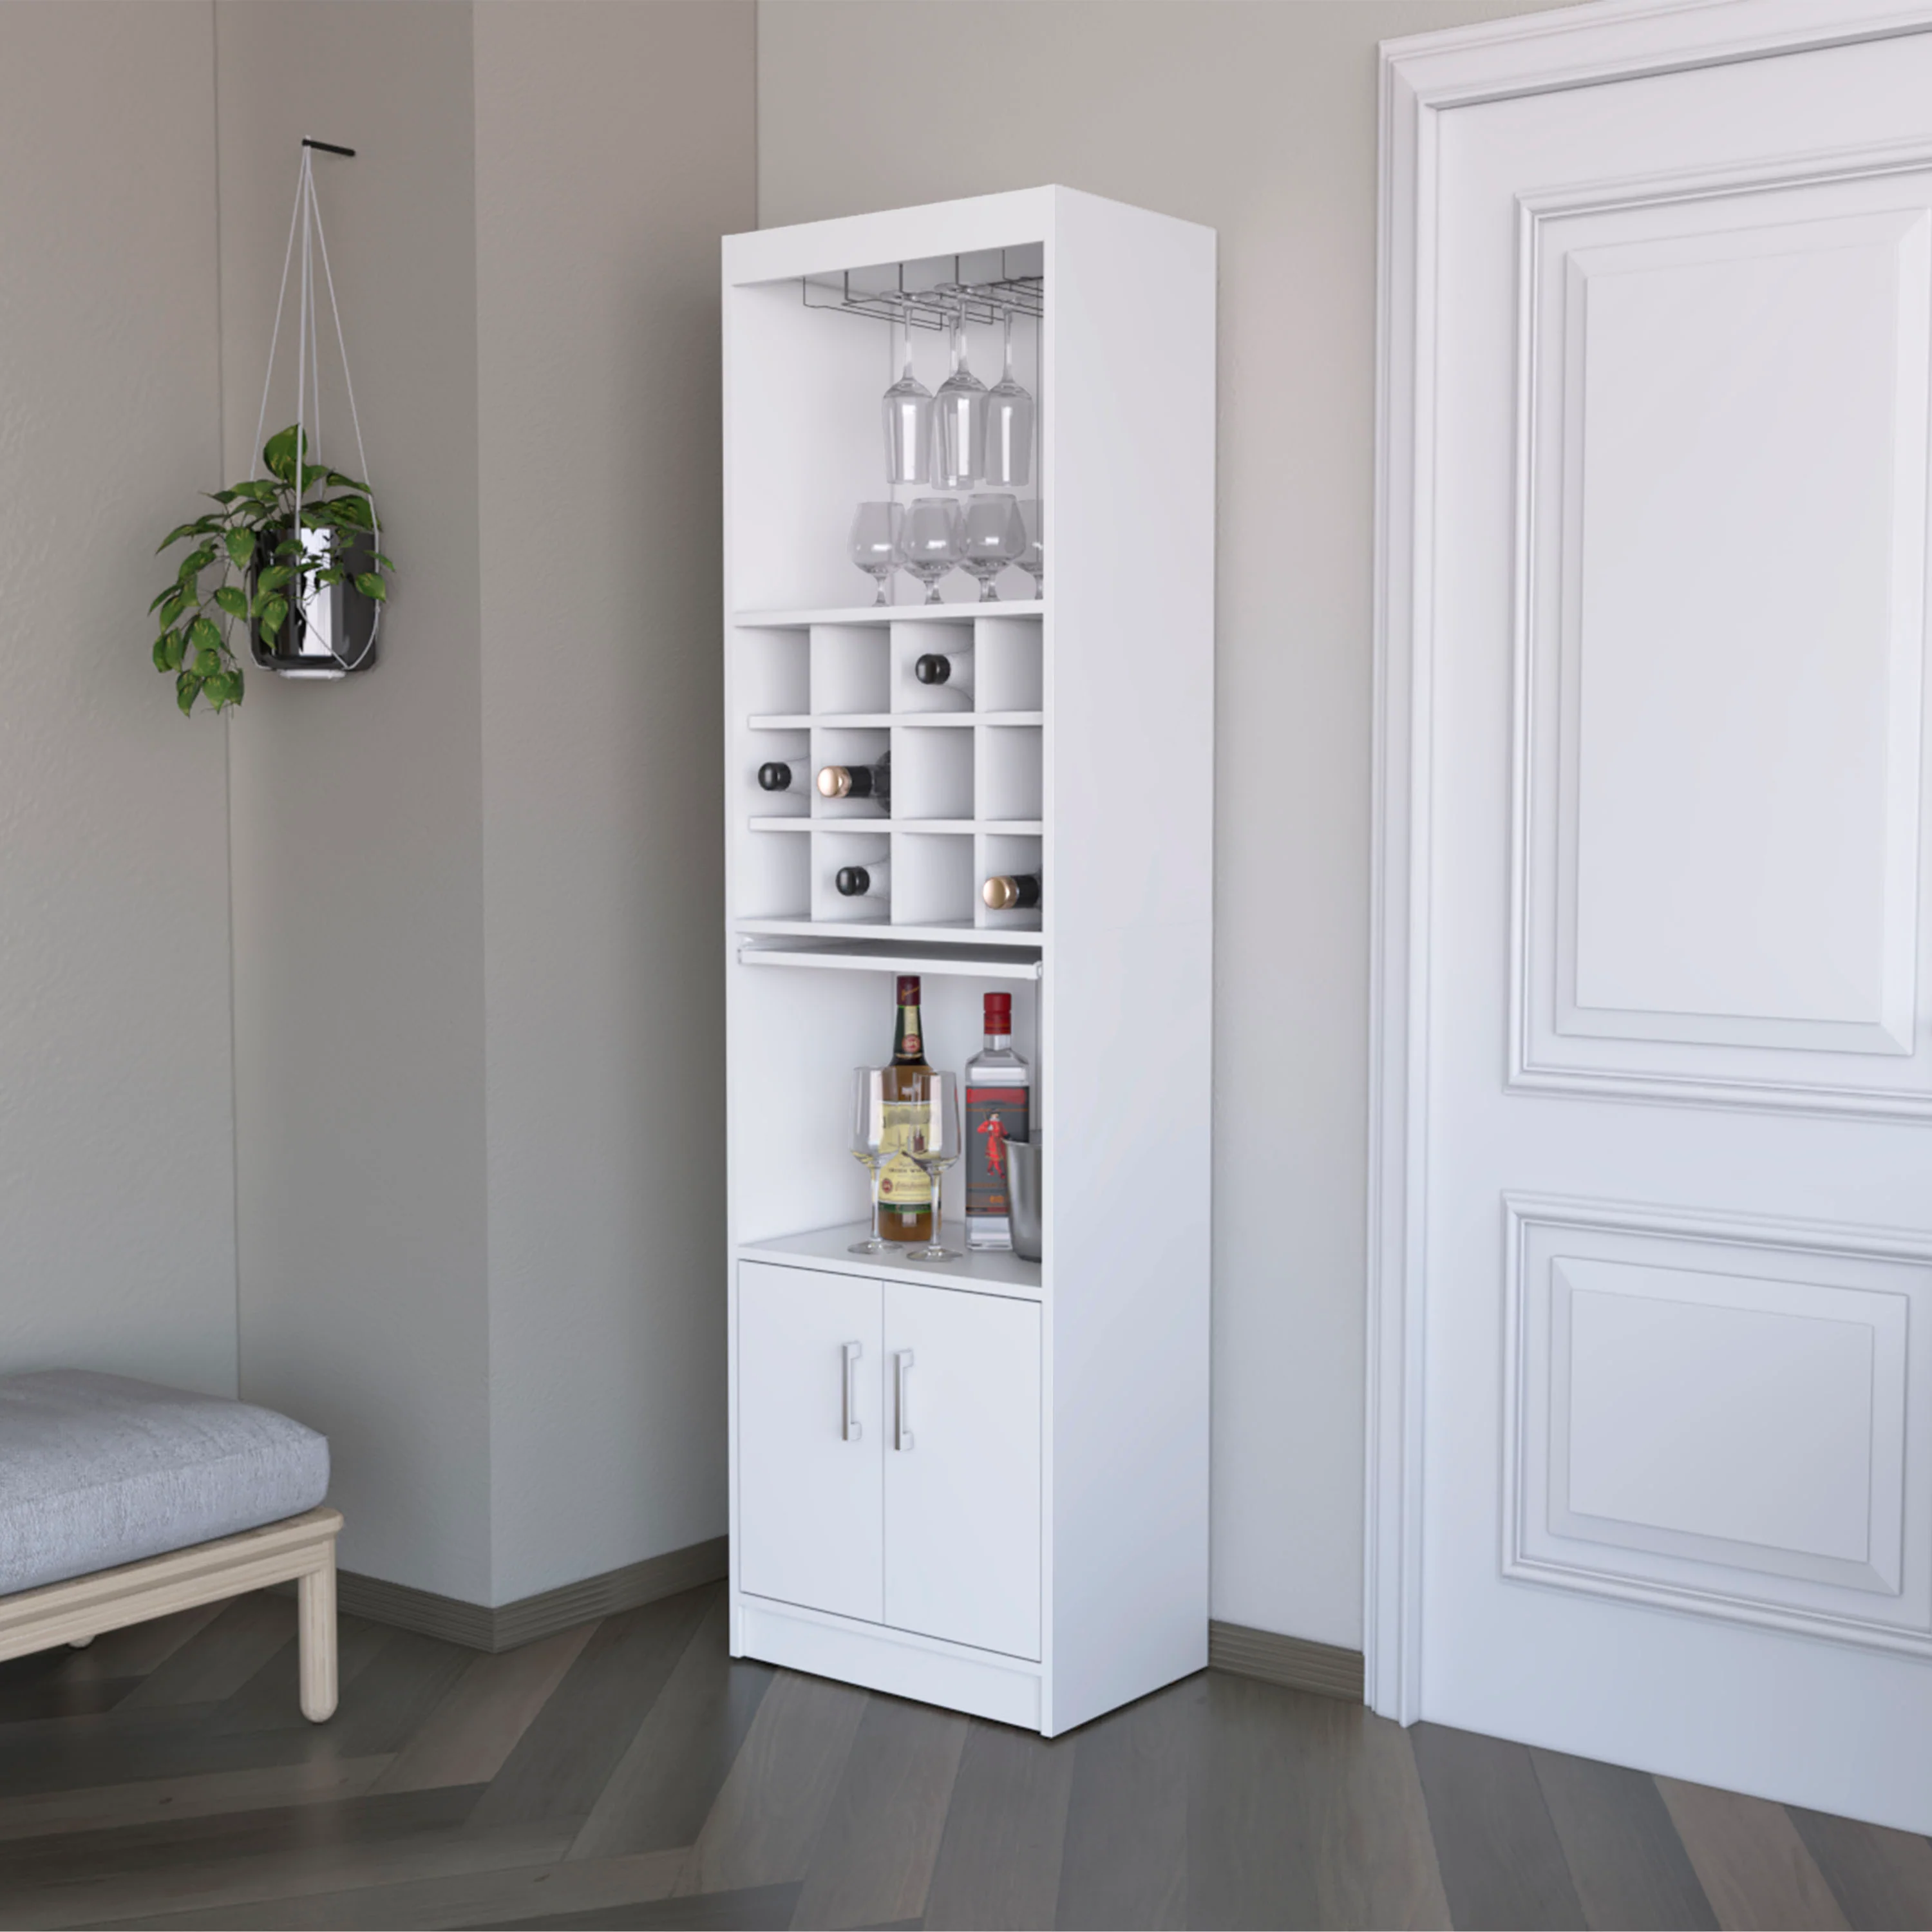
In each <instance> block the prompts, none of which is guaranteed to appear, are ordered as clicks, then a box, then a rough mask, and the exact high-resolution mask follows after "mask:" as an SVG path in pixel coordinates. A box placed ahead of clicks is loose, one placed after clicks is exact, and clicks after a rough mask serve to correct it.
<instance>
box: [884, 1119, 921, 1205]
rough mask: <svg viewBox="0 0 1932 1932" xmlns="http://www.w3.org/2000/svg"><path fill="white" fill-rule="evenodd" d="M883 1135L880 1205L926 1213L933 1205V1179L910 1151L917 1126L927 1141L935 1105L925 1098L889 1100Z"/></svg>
mask: <svg viewBox="0 0 1932 1932" xmlns="http://www.w3.org/2000/svg"><path fill="white" fill-rule="evenodd" d="M931 1125H932V1107H931V1106H930V1105H929V1103H926V1102H924V1101H913V1100H888V1101H887V1102H886V1103H885V1106H884V1109H883V1124H882V1129H881V1131H880V1135H879V1155H880V1160H879V1205H880V1207H881V1208H886V1209H888V1210H889V1211H891V1212H892V1213H895V1214H924V1213H925V1212H926V1210H927V1209H928V1208H930V1207H931V1206H932V1180H931V1178H930V1177H929V1175H927V1173H926V1170H925V1169H924V1168H922V1167H921V1166H919V1163H917V1162H916V1160H913V1157H912V1156H911V1155H910V1154H909V1153H908V1152H907V1149H908V1148H910V1146H911V1145H912V1142H913V1131H914V1130H915V1129H916V1130H918V1133H919V1138H920V1139H921V1140H923V1139H925V1137H926V1130H927V1129H928V1128H929V1127H930V1126H931Z"/></svg>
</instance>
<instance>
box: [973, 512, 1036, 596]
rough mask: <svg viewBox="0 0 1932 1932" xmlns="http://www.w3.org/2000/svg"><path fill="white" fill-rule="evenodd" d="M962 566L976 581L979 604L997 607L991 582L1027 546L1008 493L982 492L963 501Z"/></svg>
mask: <svg viewBox="0 0 1932 1932" xmlns="http://www.w3.org/2000/svg"><path fill="white" fill-rule="evenodd" d="M962 541H963V542H964V545H965V555H964V556H962V558H961V559H960V562H961V563H962V565H963V566H964V567H965V569H966V570H967V571H968V573H969V574H971V576H972V577H974V579H975V580H977V582H978V583H979V586H980V602H981V603H982V604H997V603H998V601H999V598H1000V593H999V592H998V591H997V590H995V589H994V588H993V580H994V579H995V577H998V575H999V574H1000V572H1001V571H1003V570H1004V569H1005V568H1006V567H1007V565H1008V564H1010V563H1011V562H1014V561H1015V560H1016V559H1017V558H1018V557H1019V556H1020V555H1021V553H1022V552H1023V551H1024V550H1025V548H1026V547H1027V533H1026V525H1025V523H1023V522H1022V521H1021V520H1020V505H1019V498H1018V497H1017V496H1015V495H1014V494H1013V492H1012V491H1011V490H979V491H977V492H975V493H974V495H973V496H971V497H970V498H969V499H968V501H967V505H966V517H965V529H964V531H963V534H962Z"/></svg>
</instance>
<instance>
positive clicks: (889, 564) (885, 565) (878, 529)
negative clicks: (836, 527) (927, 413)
mask: <svg viewBox="0 0 1932 1932" xmlns="http://www.w3.org/2000/svg"><path fill="white" fill-rule="evenodd" d="M904 520H905V513H904V511H902V510H901V508H899V506H898V504H896V503H861V504H860V505H859V510H858V514H856V516H855V517H853V519H852V534H851V535H850V536H849V537H848V538H847V539H846V541H845V551H846V554H847V556H850V558H851V559H852V561H853V562H854V563H856V565H858V566H859V568H860V569H861V570H862V571H864V572H865V574H866V575H867V576H868V577H871V579H872V580H873V582H874V583H876V584H877V586H878V595H877V596H876V597H874V598H873V599H872V604H873V607H874V608H875V609H876V608H877V607H878V606H879V605H880V604H889V603H890V602H891V601H892V599H891V598H889V597H888V596H887V595H886V582H887V580H888V579H889V578H890V577H891V576H892V572H893V571H895V570H896V569H898V567H899V529H900V526H901V524H902V523H904Z"/></svg>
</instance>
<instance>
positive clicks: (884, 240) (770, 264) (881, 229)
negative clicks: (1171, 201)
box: [724, 186, 1211, 284]
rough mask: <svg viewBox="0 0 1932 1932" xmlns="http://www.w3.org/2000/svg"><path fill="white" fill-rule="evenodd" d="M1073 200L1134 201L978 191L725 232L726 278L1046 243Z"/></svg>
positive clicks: (1060, 190) (1051, 192) (1178, 224)
mask: <svg viewBox="0 0 1932 1932" xmlns="http://www.w3.org/2000/svg"><path fill="white" fill-rule="evenodd" d="M1070 202H1085V203H1088V204H1091V205H1094V206H1096V207H1104V206H1109V205H1111V206H1113V207H1115V208H1124V207H1127V206H1128V205H1129V204H1127V203H1126V202H1111V203H1110V202H1109V201H1108V199H1107V198H1106V196H1103V195H1093V194H1088V193H1084V192H1083V191H1082V190H1080V189H1079V188H1070V187H1057V186H1049V187H1028V188H1017V189H1014V190H1011V191H1010V192H1009V193H1004V194H982V195H974V196H971V197H970V198H969V199H965V200H962V201H935V202H928V203H927V204H926V205H925V206H923V207H921V208H887V209H884V210H882V211H880V212H879V213H877V214H847V215H841V216H838V217H835V218H834V219H832V220H829V221H805V222H799V223H796V224H795V225H794V226H791V227H788V228H763V229H756V230H754V231H753V232H752V233H749V234H745V235H727V236H725V237H724V279H725V281H726V282H727V283H729V284H745V283H750V282H766V281H779V280H781V279H783V278H787V277H789V276H794V275H801V276H802V275H821V274H823V273H825V272H828V271H830V270H835V269H847V268H852V267H855V266H859V265H861V264H864V263H872V262H895V261H903V260H919V259H921V258H922V257H929V256H933V255H951V254H963V253H965V252H968V251H972V250H975V249H981V248H1010V247H1012V246H1013V245H1014V244H1016V242H1044V241H1045V240H1046V239H1047V238H1048V236H1049V235H1050V234H1051V233H1052V229H1053V226H1054V223H1055V217H1057V215H1058V214H1059V212H1060V211H1061V209H1062V208H1064V207H1065V206H1066V205H1067V204H1068V203H1070ZM1134 212H1135V213H1136V214H1142V215H1145V217H1146V218H1147V219H1148V220H1150V221H1158V222H1163V223H1169V224H1171V225H1172V226H1173V227H1175V228H1176V229H1189V228H1199V226H1200V224H1199V223H1195V222H1190V221H1182V220H1178V218H1176V217H1174V216H1172V215H1160V214H1154V213H1153V212H1152V211H1150V210H1146V209H1140V208H1136V209H1135V210H1134ZM1201 232H1202V233H1211V231H1210V230H1208V229H1202V230H1201Z"/></svg>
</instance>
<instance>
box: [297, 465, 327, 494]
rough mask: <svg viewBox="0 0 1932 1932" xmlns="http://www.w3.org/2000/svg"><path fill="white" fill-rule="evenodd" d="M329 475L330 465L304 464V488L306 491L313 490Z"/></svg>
mask: <svg viewBox="0 0 1932 1932" xmlns="http://www.w3.org/2000/svg"><path fill="white" fill-rule="evenodd" d="M328 474H329V465H328V464H327V463H304V464H303V465H302V487H303V488H304V489H305V490H312V489H314V487H315V486H316V484H317V483H319V482H320V481H321V480H322V479H323V477H325V476H326V475H328Z"/></svg>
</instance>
